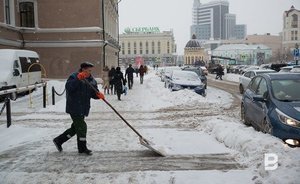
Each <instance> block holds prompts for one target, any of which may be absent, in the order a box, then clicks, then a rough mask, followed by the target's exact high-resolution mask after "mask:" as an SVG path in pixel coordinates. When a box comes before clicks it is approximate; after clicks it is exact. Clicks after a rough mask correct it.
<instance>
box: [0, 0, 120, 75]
mask: <svg viewBox="0 0 300 184" xmlns="http://www.w3.org/2000/svg"><path fill="white" fill-rule="evenodd" d="M0 10H1V11H0V12H1V13H0V49H26V50H33V51H36V52H37V53H38V54H39V56H40V63H41V64H42V65H43V66H44V67H45V68H46V71H47V75H48V77H51V78H65V77H67V76H68V75H69V74H70V73H71V72H74V71H76V70H78V68H79V64H80V63H81V62H83V61H90V62H92V63H93V64H95V69H96V70H95V75H96V76H99V75H100V72H101V71H102V68H103V66H105V65H108V66H111V65H115V66H116V65H117V64H118V51H119V45H118V25H119V24H118V21H119V20H118V1H117V0H89V2H88V3H86V2H84V1H81V0H72V1H71V0H64V1H61V0H51V1H47V0H0ZM2 12H3V13H2Z"/></svg>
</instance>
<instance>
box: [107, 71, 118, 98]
mask: <svg viewBox="0 0 300 184" xmlns="http://www.w3.org/2000/svg"><path fill="white" fill-rule="evenodd" d="M115 73H116V69H115V67H114V66H113V67H111V69H110V71H109V72H108V77H109V85H110V90H111V91H110V92H111V94H112V95H113V94H116V87H115V83H114V76H115Z"/></svg>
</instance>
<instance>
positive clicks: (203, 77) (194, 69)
mask: <svg viewBox="0 0 300 184" xmlns="http://www.w3.org/2000/svg"><path fill="white" fill-rule="evenodd" d="M182 70H184V71H192V72H195V73H196V74H197V75H198V76H199V78H200V79H201V82H202V83H203V84H204V87H205V89H207V78H206V75H205V73H204V71H203V70H202V68H201V67H191V66H188V67H184V68H182Z"/></svg>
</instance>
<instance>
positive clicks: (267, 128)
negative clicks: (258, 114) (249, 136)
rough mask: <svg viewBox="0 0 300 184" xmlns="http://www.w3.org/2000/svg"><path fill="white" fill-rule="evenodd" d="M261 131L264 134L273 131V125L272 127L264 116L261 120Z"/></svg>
mask: <svg viewBox="0 0 300 184" xmlns="http://www.w3.org/2000/svg"><path fill="white" fill-rule="evenodd" d="M262 132H263V133H266V134H272V132H273V127H272V125H271V123H270V122H269V121H268V120H267V119H266V118H265V120H264V122H263V128H262Z"/></svg>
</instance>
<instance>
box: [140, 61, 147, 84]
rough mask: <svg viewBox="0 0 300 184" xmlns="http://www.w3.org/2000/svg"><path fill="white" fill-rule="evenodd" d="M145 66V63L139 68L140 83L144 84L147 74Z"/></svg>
mask: <svg viewBox="0 0 300 184" xmlns="http://www.w3.org/2000/svg"><path fill="white" fill-rule="evenodd" d="M145 72H146V71H145V68H144V66H143V65H141V66H140V69H139V73H140V83H141V84H143V82H144V75H145Z"/></svg>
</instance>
